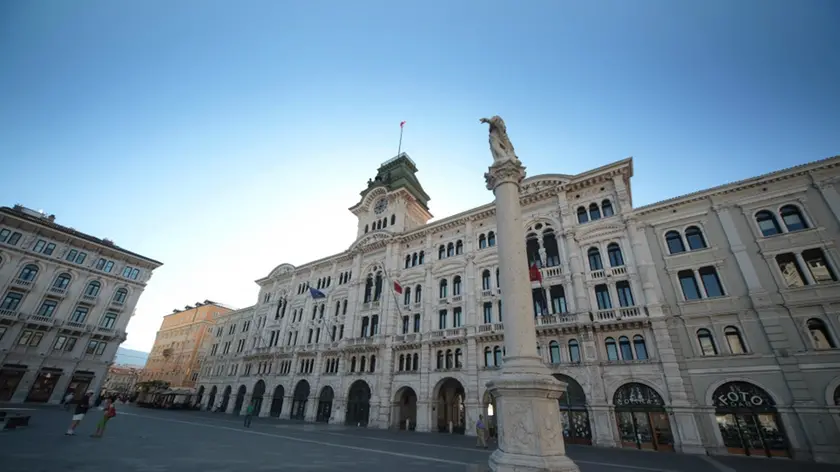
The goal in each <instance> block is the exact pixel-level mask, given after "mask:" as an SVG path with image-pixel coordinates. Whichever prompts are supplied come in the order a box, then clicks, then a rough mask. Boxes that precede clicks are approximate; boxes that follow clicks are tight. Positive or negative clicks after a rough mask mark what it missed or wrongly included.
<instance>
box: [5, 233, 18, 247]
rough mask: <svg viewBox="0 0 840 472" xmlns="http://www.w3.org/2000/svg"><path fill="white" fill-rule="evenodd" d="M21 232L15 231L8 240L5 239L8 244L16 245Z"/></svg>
mask: <svg viewBox="0 0 840 472" xmlns="http://www.w3.org/2000/svg"><path fill="white" fill-rule="evenodd" d="M20 238H21V234H20V233H18V232H17V231H15V232H14V233H12V235H11V236H9V240H8V241H7V242H8V243H9V245H10V246H17V243H18V241H20Z"/></svg>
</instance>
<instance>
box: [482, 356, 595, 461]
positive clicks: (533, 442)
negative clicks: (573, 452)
mask: <svg viewBox="0 0 840 472" xmlns="http://www.w3.org/2000/svg"><path fill="white" fill-rule="evenodd" d="M487 387H488V388H489V389H490V394H491V395H493V398H494V399H495V401H496V411H497V413H496V421H497V424H498V428H499V434H498V436H499V448H498V449H497V450H496V451H495V452H494V453H493V454H492V455H491V456H490V461H489V465H490V469H491V470H493V471H496V472H530V471H533V472H537V471H539V472H567V471H568V472H576V471H578V470H580V469H579V468H578V466H577V465H576V464H575V463H574V462H573V461H572V460H571V459H569V457H568V456H566V446H565V444H564V442H563V428H562V426H561V423H560V412H559V410H558V405H557V399H558V398H559V397H560V395H561V394H562V393H563V392H564V391H565V390H566V384H564V383H563V382H560V381H559V380H557V379H555V378H554V377H552V376H551V372H550V371H549V370H548V369H547V368H546V367H545V366H544V365H543V364H542V362H541V360H540V359H539V358H537V357H534V358H531V357H519V358H509V359H506V360H505V364H504V366H503V367H502V372H501V374H500V375H499V377H498V378H497V379H494V380H492V381H490V382H488V383H487Z"/></svg>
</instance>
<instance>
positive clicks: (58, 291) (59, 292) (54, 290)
mask: <svg viewBox="0 0 840 472" xmlns="http://www.w3.org/2000/svg"><path fill="white" fill-rule="evenodd" d="M49 294H50V295H52V296H54V297H60V298H64V295H66V294H67V289H66V288H61V287H50V290H49Z"/></svg>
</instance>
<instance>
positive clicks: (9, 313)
mask: <svg viewBox="0 0 840 472" xmlns="http://www.w3.org/2000/svg"><path fill="white" fill-rule="evenodd" d="M16 319H18V312H17V310H0V320H16Z"/></svg>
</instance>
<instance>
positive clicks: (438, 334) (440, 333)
mask: <svg viewBox="0 0 840 472" xmlns="http://www.w3.org/2000/svg"><path fill="white" fill-rule="evenodd" d="M466 334H467V328H463V327H461V328H449V329H439V330H437V331H432V332H431V333H429V337H430V338H431V339H445V338H456V337H459V336H465V335H466Z"/></svg>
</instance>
